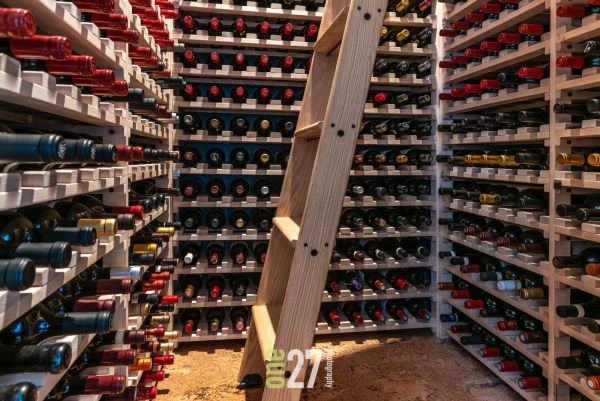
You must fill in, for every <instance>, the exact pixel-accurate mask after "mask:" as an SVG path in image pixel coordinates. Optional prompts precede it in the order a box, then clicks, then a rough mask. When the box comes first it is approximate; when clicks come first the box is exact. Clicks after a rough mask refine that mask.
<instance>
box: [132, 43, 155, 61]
mask: <svg viewBox="0 0 600 401" xmlns="http://www.w3.org/2000/svg"><path fill="white" fill-rule="evenodd" d="M151 56H152V49H151V48H149V47H138V46H129V57H130V58H132V59H145V58H148V57H151Z"/></svg>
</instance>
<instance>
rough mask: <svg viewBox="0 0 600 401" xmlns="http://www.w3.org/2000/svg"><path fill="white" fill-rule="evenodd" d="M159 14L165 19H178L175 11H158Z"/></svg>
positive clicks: (177, 13)
mask: <svg viewBox="0 0 600 401" xmlns="http://www.w3.org/2000/svg"><path fill="white" fill-rule="evenodd" d="M160 13H161V15H162V16H163V18H166V19H179V12H177V11H175V10H160Z"/></svg>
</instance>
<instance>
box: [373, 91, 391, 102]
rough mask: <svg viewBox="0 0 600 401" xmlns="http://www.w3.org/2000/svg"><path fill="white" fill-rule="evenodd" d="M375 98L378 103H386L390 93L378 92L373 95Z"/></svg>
mask: <svg viewBox="0 0 600 401" xmlns="http://www.w3.org/2000/svg"><path fill="white" fill-rule="evenodd" d="M373 100H374V101H375V103H378V104H383V103H386V102H387V100H388V94H387V93H383V92H381V93H377V94H376V95H375V96H373Z"/></svg>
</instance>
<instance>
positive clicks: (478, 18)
mask: <svg viewBox="0 0 600 401" xmlns="http://www.w3.org/2000/svg"><path fill="white" fill-rule="evenodd" d="M464 19H465V21H467V22H471V23H477V24H480V23H482V22H483V21H484V20H485V15H484V14H481V13H469V14H467V15H465V18H464Z"/></svg>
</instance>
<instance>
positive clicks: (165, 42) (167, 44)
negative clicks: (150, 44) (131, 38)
mask: <svg viewBox="0 0 600 401" xmlns="http://www.w3.org/2000/svg"><path fill="white" fill-rule="evenodd" d="M154 42H155V43H156V44H157V45H159V46H160V47H164V48H171V47H173V46H175V40H174V39H155V40H154Z"/></svg>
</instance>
